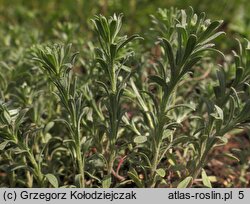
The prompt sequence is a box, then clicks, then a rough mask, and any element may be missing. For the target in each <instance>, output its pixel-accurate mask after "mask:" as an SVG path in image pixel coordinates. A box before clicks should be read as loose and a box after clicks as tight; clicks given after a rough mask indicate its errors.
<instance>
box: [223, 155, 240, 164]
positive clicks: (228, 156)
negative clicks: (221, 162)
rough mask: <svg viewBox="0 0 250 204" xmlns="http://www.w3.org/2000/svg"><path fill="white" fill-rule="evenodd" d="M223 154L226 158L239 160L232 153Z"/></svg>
mask: <svg viewBox="0 0 250 204" xmlns="http://www.w3.org/2000/svg"><path fill="white" fill-rule="evenodd" d="M223 156H225V157H227V158H229V159H232V160H235V161H237V162H240V160H239V159H238V158H237V157H236V156H234V155H233V154H230V153H223Z"/></svg>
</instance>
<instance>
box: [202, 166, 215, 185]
mask: <svg viewBox="0 0 250 204" xmlns="http://www.w3.org/2000/svg"><path fill="white" fill-rule="evenodd" d="M201 177H202V182H203V184H204V186H206V187H208V188H212V185H211V182H210V180H209V178H208V176H207V173H206V171H205V170H204V169H202V171H201Z"/></svg>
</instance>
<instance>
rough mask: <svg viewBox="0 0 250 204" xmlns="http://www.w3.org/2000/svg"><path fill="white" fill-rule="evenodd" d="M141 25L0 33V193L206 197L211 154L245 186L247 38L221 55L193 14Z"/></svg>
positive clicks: (114, 20) (212, 33)
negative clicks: (194, 190) (199, 191)
mask: <svg viewBox="0 0 250 204" xmlns="http://www.w3.org/2000/svg"><path fill="white" fill-rule="evenodd" d="M131 2H132V1H131ZM90 4H91V3H90ZM130 6H132V5H130ZM44 7H46V5H44ZM20 12H22V10H20ZM125 14H126V13H125ZM20 15H21V16H23V18H33V17H32V15H34V14H33V11H32V10H31V11H30V14H28V13H26V15H27V16H25V15H24V14H20ZM58 15H59V14H58ZM28 16H29V17H28ZM125 16H126V15H125ZM49 17H50V18H52V16H49ZM150 17H151V18H149V19H151V24H150V25H151V28H150V29H148V31H147V35H144V34H143V33H142V34H141V35H142V36H144V38H142V37H140V35H138V34H132V35H124V34H123V32H124V30H125V31H128V29H126V28H127V27H125V29H124V28H123V15H122V14H113V15H112V16H111V17H109V18H106V17H105V16H104V15H101V14H100V15H96V16H94V17H93V19H92V21H91V26H92V30H93V32H86V36H82V35H84V34H85V32H80V31H82V30H81V29H80V28H79V27H78V24H77V23H75V22H59V23H58V24H57V26H55V27H54V28H53V29H52V31H48V35H47V36H45V37H44V36H39V34H38V33H35V32H34V33H32V32H30V33H27V34H26V33H25V32H24V31H23V29H24V28H23V27H21V26H18V25H16V26H13V27H10V28H1V29H3V30H2V31H1V32H5V33H7V35H2V37H1V42H2V47H1V50H0V56H1V63H0V70H1V73H0V183H1V187H4V186H5V187H103V188H109V187H140V188H142V187H162V186H164V187H180V188H181V187H196V186H205V187H209V188H210V187H212V186H214V184H215V185H217V183H216V180H215V179H213V178H214V177H215V176H214V172H212V171H211V168H210V166H211V165H212V163H213V159H215V158H216V157H218V156H221V157H227V158H228V159H230V161H231V160H232V161H234V162H236V164H237V165H238V168H239V170H240V181H238V184H237V186H244V187H245V186H247V185H249V183H248V181H249V179H247V170H248V169H249V137H247V135H248V134H249V131H248V129H249V125H250V101H249V93H250V92H249V87H250V85H249V81H250V77H249V76H250V71H249V69H250V52H249V50H250V47H249V46H250V43H249V41H247V40H246V39H245V40H238V39H236V40H235V42H236V43H235V44H237V50H235V51H233V52H232V54H223V52H222V51H220V50H219V48H217V47H218V46H215V44H216V43H217V42H220V40H221V39H226V37H225V32H224V31H222V30H221V29H222V27H223V25H224V24H223V21H216V20H215V21H214V20H210V19H209V18H207V17H206V15H205V13H195V12H194V10H193V8H192V7H189V8H188V9H186V10H179V9H176V8H170V9H159V10H158V12H155V13H154V14H153V15H151V16H150ZM44 20H45V21H49V20H48V19H44ZM52 23H53V21H52ZM84 23H86V22H84ZM86 24H87V25H86V26H87V27H88V26H90V25H89V24H88V23H86ZM134 25H135V24H134V23H133V25H131V30H130V32H133V33H134V30H138V31H140V29H132V27H133V26H134ZM142 30H144V28H143V29H142ZM50 32H51V33H50ZM79 33H80V35H79ZM89 36H94V37H89ZM88 38H90V39H91V41H88V42H87V39H88ZM46 39H49V42H47V40H46ZM51 41H54V43H52V42H51ZM222 44H223V43H222ZM149 47H151V49H149ZM227 49H229V50H230V49H231V46H229V47H228V48H227ZM218 63H219V64H220V65H217V64H218ZM238 135H243V136H241V137H238ZM232 138H233V139H235V138H237V141H238V142H239V143H240V146H239V148H234V149H229V151H225V152H222V153H218V152H217V151H219V150H220V149H219V148H226V147H227V145H229V144H230V142H231V140H232ZM245 141H246V142H245ZM218 179H219V178H218ZM220 185H221V186H222V184H220ZM223 185H224V184H223ZM231 186H234V183H233V184H232V185H231ZM231 186H230V187H231ZM235 186H236V184H235Z"/></svg>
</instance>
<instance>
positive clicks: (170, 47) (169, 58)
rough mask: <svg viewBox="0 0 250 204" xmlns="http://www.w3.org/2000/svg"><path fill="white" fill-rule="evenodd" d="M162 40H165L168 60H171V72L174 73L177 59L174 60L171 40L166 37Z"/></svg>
mask: <svg viewBox="0 0 250 204" xmlns="http://www.w3.org/2000/svg"><path fill="white" fill-rule="evenodd" d="M162 42H163V47H164V50H165V52H166V54H167V57H168V61H169V64H170V68H171V73H172V74H173V73H174V69H175V61H174V53H173V49H172V46H171V44H170V42H169V41H168V40H167V39H165V38H162Z"/></svg>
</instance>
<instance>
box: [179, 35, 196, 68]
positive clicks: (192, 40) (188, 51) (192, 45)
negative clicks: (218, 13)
mask: <svg viewBox="0 0 250 204" xmlns="http://www.w3.org/2000/svg"><path fill="white" fill-rule="evenodd" d="M196 41H197V37H196V36H195V35H193V34H192V35H190V37H189V38H188V41H187V45H186V49H185V52H184V57H183V60H182V62H183V63H184V62H185V61H186V60H187V59H188V57H189V56H190V55H191V54H192V52H193V50H194V48H195V45H196Z"/></svg>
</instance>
